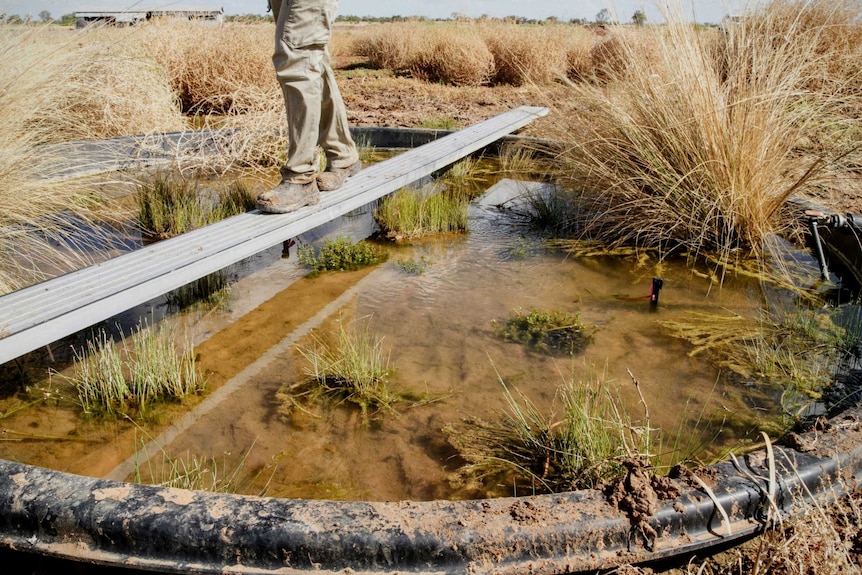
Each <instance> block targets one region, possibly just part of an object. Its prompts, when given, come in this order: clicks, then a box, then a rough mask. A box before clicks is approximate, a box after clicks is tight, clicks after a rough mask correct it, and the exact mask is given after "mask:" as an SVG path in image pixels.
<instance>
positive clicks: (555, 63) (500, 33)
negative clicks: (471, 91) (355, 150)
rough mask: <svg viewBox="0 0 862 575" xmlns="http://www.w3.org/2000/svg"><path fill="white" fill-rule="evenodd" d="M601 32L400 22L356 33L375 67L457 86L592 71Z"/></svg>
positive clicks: (357, 46) (360, 51) (542, 81)
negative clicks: (595, 33)
mask: <svg viewBox="0 0 862 575" xmlns="http://www.w3.org/2000/svg"><path fill="white" fill-rule="evenodd" d="M595 40H596V36H595V35H594V34H593V33H592V32H591V31H590V30H588V29H586V28H584V27H582V26H570V25H554V26H551V25H544V26H526V25H518V24H510V23H499V22H482V23H465V22H458V23H454V24H450V23H447V24H441V23H436V22H435V23H424V22H398V23H392V24H384V25H376V26H369V27H368V28H367V29H366V30H363V31H360V32H356V33H355V40H354V45H353V50H354V52H355V53H356V54H357V55H359V56H362V57H365V58H366V59H367V62H368V65H369V66H371V67H373V68H380V69H389V70H392V71H394V72H395V73H396V74H405V75H411V76H413V77H414V78H418V79H421V80H426V81H430V82H441V83H445V84H453V85H456V86H482V85H488V84H510V85H514V86H522V85H525V84H538V85H547V84H549V83H552V82H555V81H558V80H559V79H561V78H564V77H566V76H569V77H573V78H581V77H587V76H589V75H591V59H590V51H591V49H592V46H593V43H594V42H595Z"/></svg>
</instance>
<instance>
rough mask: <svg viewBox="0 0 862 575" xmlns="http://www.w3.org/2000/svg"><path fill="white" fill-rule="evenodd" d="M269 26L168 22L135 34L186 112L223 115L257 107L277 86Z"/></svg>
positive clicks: (151, 25) (158, 23)
mask: <svg viewBox="0 0 862 575" xmlns="http://www.w3.org/2000/svg"><path fill="white" fill-rule="evenodd" d="M274 30H275V28H274V26H273V25H272V24H270V23H266V24H260V23H258V24H235V25H229V26H221V27H218V28H214V27H210V26H200V25H198V24H194V23H189V22H178V21H175V20H169V21H164V22H158V21H157V22H153V23H150V24H148V25H147V26H143V27H141V29H140V30H138V31H136V32H135V33H134V35H136V36H138V41H139V42H140V43H141V45H142V46H144V47H145V48H144V50H145V53H147V54H148V55H149V56H150V57H152V58H153V59H154V60H155V61H156V62H158V64H159V65H160V66H161V67H162V68H163V69H164V70H165V72H166V74H167V75H168V77H169V79H170V83H171V86H172V87H173V89H174V90H175V91H176V93H177V95H178V96H179V98H180V100H181V101H182V106H183V110H184V111H186V112H187V113H196V114H201V113H203V114H206V113H211V112H215V113H219V114H222V113H226V112H229V111H234V112H236V111H242V110H244V109H246V108H254V107H256V106H257V104H256V101H257V99H258V98H259V97H260V96H261V95H262V94H266V93H268V92H271V91H272V89H273V87H274V86H275V87H277V85H276V84H275V76H274V72H273V67H272V52H273V41H274V40H273V39H274V34H275V32H274Z"/></svg>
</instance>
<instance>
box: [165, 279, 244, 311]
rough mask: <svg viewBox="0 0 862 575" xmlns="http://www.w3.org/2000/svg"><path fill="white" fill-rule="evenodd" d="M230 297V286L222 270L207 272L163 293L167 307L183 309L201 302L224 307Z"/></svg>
mask: <svg viewBox="0 0 862 575" xmlns="http://www.w3.org/2000/svg"><path fill="white" fill-rule="evenodd" d="M230 297H231V286H230V282H229V281H228V277H227V275H226V274H225V273H224V271H217V272H214V273H211V274H207V275H205V276H204V277H202V278H199V279H196V280H195V281H193V282H191V283H188V284H186V285H184V286H182V287H179V288H177V289H175V290H173V291H170V292H168V293H166V294H165V303H167V305H168V308H170V309H174V310H183V309H186V308H189V307H191V306H194V305H198V304H202V305H204V306H208V307H212V308H221V307H225V306H226V305H227V303H228V301H229V300H230Z"/></svg>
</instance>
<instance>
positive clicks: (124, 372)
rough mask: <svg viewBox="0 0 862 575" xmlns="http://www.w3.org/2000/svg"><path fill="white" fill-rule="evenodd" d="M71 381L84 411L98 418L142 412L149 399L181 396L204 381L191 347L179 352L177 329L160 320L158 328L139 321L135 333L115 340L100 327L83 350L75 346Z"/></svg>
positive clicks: (197, 389)
mask: <svg viewBox="0 0 862 575" xmlns="http://www.w3.org/2000/svg"><path fill="white" fill-rule="evenodd" d="M130 340H131V341H130ZM69 380H70V381H71V383H72V384H73V385H74V386H75V388H76V390H77V392H78V400H79V401H80V403H81V406H82V407H83V409H84V412H85V413H87V414H90V415H96V416H114V415H117V414H121V413H127V412H128V411H130V410H132V409H134V410H137V411H138V413H139V414H141V415H143V414H144V413H145V412H146V410H147V409H148V407H149V406H150V404H152V403H153V402H156V401H160V400H164V399H181V398H183V397H185V396H187V395H190V394H195V393H199V392H200V391H202V390H203V389H204V388H205V385H206V383H205V381H204V379H203V378H202V377H201V375H200V374H199V373H198V371H197V367H196V364H195V354H194V348H193V347H192V345H191V344H187V345H186V346H185V348H184V349H183V351H182V352H181V353H179V354H178V353H177V349H176V329H175V328H173V327H172V326H168V325H166V324H164V323H163V324H161V325H160V326H159V327H158V328H152V327H151V328H148V327H146V326H145V325H144V324H141V325H139V326H138V328H137V330H136V333H135V334H134V336H133V337H131V338H127V337H125V336H121V339H120V342H118V343H115V342H114V339H113V338H112V337H111V336H109V335H108V334H107V333H106V332H105V331H104V330H100V331H99V332H98V333H97V335H96V337H95V339H92V340H89V341H88V342H87V349H86V350H80V351H79V350H75V360H74V365H73V374H72V376H71V377H69Z"/></svg>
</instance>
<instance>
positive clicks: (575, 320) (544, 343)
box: [493, 309, 593, 354]
mask: <svg viewBox="0 0 862 575" xmlns="http://www.w3.org/2000/svg"><path fill="white" fill-rule="evenodd" d="M493 325H494V329H495V330H496V331H497V333H498V334H499V335H500V336H501V337H503V338H504V339H507V340H510V341H517V342H520V343H523V344H524V345H528V346H530V347H533V348H535V349H537V350H541V351H559V352H564V353H570V354H573V353H576V352H578V351H581V350H582V349H584V348H585V347H586V346H587V345H589V344H590V343H591V342H592V341H593V328H590V327H588V326H587V325H586V324H584V323H583V322H582V321H581V314H579V313H577V314H574V313H570V312H566V311H562V310H541V309H531V310H530V311H529V312H527V313H524V312H523V311H522V310H515V311H513V312H512V316H511V317H510V318H509V319H508V320H507V321H506V323H505V324H500V323H498V322H496V321H495V322H494V324H493Z"/></svg>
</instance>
